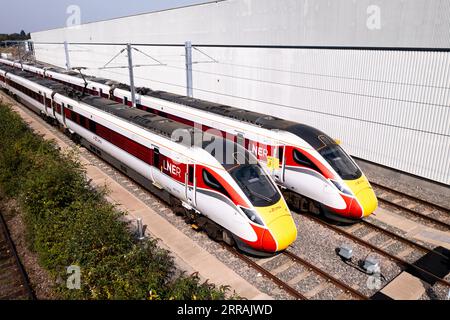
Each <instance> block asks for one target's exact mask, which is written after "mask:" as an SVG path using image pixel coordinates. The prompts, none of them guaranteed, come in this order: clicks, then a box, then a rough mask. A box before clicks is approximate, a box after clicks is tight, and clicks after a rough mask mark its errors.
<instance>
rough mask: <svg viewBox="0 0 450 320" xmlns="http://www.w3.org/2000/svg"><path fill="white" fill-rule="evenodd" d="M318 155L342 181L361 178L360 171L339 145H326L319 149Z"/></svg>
mask: <svg viewBox="0 0 450 320" xmlns="http://www.w3.org/2000/svg"><path fill="white" fill-rule="evenodd" d="M319 153H320V154H321V155H322V157H324V159H325V160H326V161H327V162H328V163H329V164H330V165H331V166H332V167H333V169H334V170H335V171H336V172H337V174H339V175H340V176H341V178H342V179H343V180H355V179H359V178H361V176H362V172H361V170H360V169H359V168H358V167H357V166H356V164H355V163H354V162H353V160H352V159H350V157H349V156H348V155H347V153H345V152H344V150H342V148H341V147H340V146H339V145H337V144H334V145H327V146H326V147H325V148H322V149H320V150H319Z"/></svg>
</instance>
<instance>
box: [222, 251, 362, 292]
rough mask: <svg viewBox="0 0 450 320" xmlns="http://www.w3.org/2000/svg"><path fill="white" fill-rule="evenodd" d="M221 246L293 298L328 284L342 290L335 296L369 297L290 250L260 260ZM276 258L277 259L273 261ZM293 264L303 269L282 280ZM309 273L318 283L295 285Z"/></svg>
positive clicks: (321, 289) (319, 289) (324, 287)
mask: <svg viewBox="0 0 450 320" xmlns="http://www.w3.org/2000/svg"><path fill="white" fill-rule="evenodd" d="M223 248H224V249H226V250H227V251H229V252H231V253H232V254H233V255H234V256H236V257H237V258H239V259H241V260H243V261H244V262H245V263H246V264H247V265H249V266H250V267H251V268H253V269H255V270H256V271H258V272H259V273H260V274H261V275H262V276H264V277H266V278H268V279H270V280H271V281H273V282H274V283H275V284H276V285H277V286H279V287H280V288H281V289H282V290H284V291H286V292H287V293H288V294H290V295H291V296H292V297H294V298H295V299H299V300H308V299H310V298H312V297H313V296H315V295H317V294H320V292H321V291H323V290H325V289H327V288H328V287H329V286H334V287H336V288H337V289H339V290H340V291H341V292H342V293H341V294H340V295H339V296H337V298H340V297H341V298H343V297H346V298H352V299H356V300H366V299H368V298H369V297H367V296H365V295H364V294H363V293H361V292H359V291H357V290H355V289H354V288H352V287H351V286H349V285H347V284H345V283H344V282H342V281H341V280H339V279H338V278H336V277H334V276H332V275H330V274H328V273H326V272H325V271H323V270H321V269H320V268H318V267H316V266H314V265H313V264H311V263H309V262H308V261H306V260H304V259H303V258H301V257H299V256H297V255H296V254H294V253H292V252H290V251H284V252H283V253H281V254H279V255H277V256H274V257H271V258H269V259H264V260H262V259H256V258H250V257H248V256H246V255H244V254H242V253H240V252H239V251H237V250H236V249H235V248H232V247H229V246H227V245H223ZM277 259H278V261H275V260H277ZM282 259H284V260H285V261H281V260H282ZM274 262H275V263H274ZM277 262H278V263H277ZM269 264H271V265H275V266H277V267H269V266H268V265H269ZM295 265H298V266H300V267H301V268H302V269H304V270H305V271H304V272H302V273H299V274H298V275H297V277H294V278H292V279H290V280H283V279H282V278H283V275H282V274H283V273H284V272H285V271H286V270H287V269H289V268H292V267H294V266H295ZM311 274H312V275H313V276H315V277H317V278H318V282H319V283H318V284H317V285H316V286H314V287H313V288H312V289H307V290H302V288H301V287H300V286H296V284H297V283H299V282H300V281H301V279H305V278H306V277H308V276H311ZM304 291H306V292H304Z"/></svg>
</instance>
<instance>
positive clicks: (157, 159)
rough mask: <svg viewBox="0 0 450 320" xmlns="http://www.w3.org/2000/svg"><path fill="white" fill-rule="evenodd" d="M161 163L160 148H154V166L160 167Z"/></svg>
mask: <svg viewBox="0 0 450 320" xmlns="http://www.w3.org/2000/svg"><path fill="white" fill-rule="evenodd" d="M159 164H160V153H159V149H158V148H155V149H153V166H154V167H156V168H159Z"/></svg>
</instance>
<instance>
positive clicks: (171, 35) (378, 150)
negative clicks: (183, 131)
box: [32, 0, 450, 184]
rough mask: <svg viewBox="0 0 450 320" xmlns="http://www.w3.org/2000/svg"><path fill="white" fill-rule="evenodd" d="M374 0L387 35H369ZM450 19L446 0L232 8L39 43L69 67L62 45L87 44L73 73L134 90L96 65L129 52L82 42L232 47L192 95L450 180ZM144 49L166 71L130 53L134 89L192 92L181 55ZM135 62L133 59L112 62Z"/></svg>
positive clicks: (205, 68)
mask: <svg viewBox="0 0 450 320" xmlns="http://www.w3.org/2000/svg"><path fill="white" fill-rule="evenodd" d="M373 2H376V4H375V5H376V6H377V8H378V9H379V12H380V15H379V16H378V17H379V18H380V20H379V21H380V23H381V24H380V28H381V29H374V30H371V29H369V28H368V27H367V23H368V20H370V19H371V18H373V5H374V4H373ZM368 12H369V13H368ZM448 17H450V2H449V1H445V0H442V1H438V0H435V1H432V2H431V1H428V0H408V1H400V0H397V1H394V0H383V1H380V0H378V1H366V0H358V1H351V0H334V1H331V0H330V1H325V0H316V1H307V0H229V1H223V2H218V3H215V2H214V3H212V4H207V5H201V6H192V7H188V8H183V9H177V10H168V11H163V12H157V13H150V14H145V15H138V16H133V17H127V18H122V19H116V20H110V21H103V22H98V23H92V24H86V25H82V26H80V27H79V28H78V29H77V28H75V29H74V28H72V29H56V30H50V31H45V32H39V33H35V34H33V35H32V38H33V40H34V41H35V51H36V57H37V59H38V60H41V61H44V62H47V63H51V64H55V65H58V66H64V65H65V54H64V46H63V45H62V44H60V43H62V42H63V41H69V42H71V43H79V44H71V45H70V46H69V47H70V60H71V65H72V67H74V66H83V67H87V68H88V69H87V70H86V73H88V74H92V75H97V76H101V77H105V78H112V79H115V80H119V81H122V82H126V83H128V70H127V69H126V68H117V69H105V70H101V69H99V68H100V67H102V66H104V65H105V64H106V63H107V62H108V61H109V60H110V59H111V58H112V57H113V56H114V55H116V54H117V53H118V52H119V51H120V50H122V49H123V45H117V46H111V45H103V46H98V45H95V46H94V45H85V44H81V43H89V42H101V43H128V42H130V43H141V44H143V43H145V44H176V45H180V44H183V43H184V42H185V41H187V40H190V41H192V42H193V44H194V45H228V46H227V47H211V46H198V47H197V48H198V49H199V50H201V52H200V51H195V50H194V61H195V62H201V63H195V64H194V66H193V68H194V74H193V75H194V95H195V97H197V98H202V99H206V100H210V101H214V102H219V103H223V104H229V105H233V106H237V107H241V108H244V109H249V110H255V111H259V112H263V113H267V114H271V115H275V116H280V117H283V118H286V119H291V120H295V121H298V122H302V123H306V124H309V125H313V126H315V127H318V128H319V129H321V130H323V131H325V132H327V133H328V134H330V135H332V136H333V137H336V138H339V139H341V140H342V141H343V145H344V147H345V148H346V149H347V150H348V151H349V152H350V153H351V154H352V155H354V156H356V157H360V158H363V159H367V160H369V161H373V162H376V163H380V164H383V165H386V166H389V167H393V168H396V169H399V170H402V171H405V172H409V173H412V174H416V175H419V176H422V177H425V178H428V179H432V180H435V181H438V182H441V183H444V184H450V99H449V98H450V95H449V93H450V83H449V79H450V77H449V76H450V50H446V49H445V48H450V19H448ZM370 21H372V22H373V20H370ZM44 43H45V44H44ZM49 43H59V44H49ZM246 45H259V46H260V47H254V48H248V47H242V46H246ZM268 46H298V47H296V48H276V47H270V48H268ZM305 46H314V47H321V46H327V47H329V46H346V47H347V48H345V49H342V48H309V47H305ZM367 46H369V47H372V48H370V49H367V50H362V49H361V48H348V47H367ZM381 47H397V48H398V50H384V49H381ZM402 47H408V48H416V49H417V50H415V49H408V50H406V49H401V48H402ZM135 48H137V49H139V50H141V51H142V52H143V53H145V54H147V55H150V56H151V57H153V58H155V59H157V60H159V61H161V62H162V63H163V64H164V65H160V66H149V65H152V64H155V61H153V60H151V59H150V58H149V57H148V56H146V55H144V54H143V53H140V52H137V51H135V52H133V58H134V63H135V64H136V65H143V66H142V67H138V68H136V69H135V76H136V80H135V82H136V85H137V86H148V87H151V88H153V89H160V90H166V91H171V92H176V93H181V94H185V92H186V88H185V86H186V80H185V79H186V76H185V60H184V47H182V46H138V45H136V46H135ZM376 48H380V49H376ZM425 48H427V49H429V50H424V49H425ZM436 48H444V49H442V50H435V49H436ZM419 49H420V50H419ZM203 53H204V54H203ZM205 54H207V55H208V56H210V57H212V58H213V59H215V60H216V62H212V61H211V59H210V58H209V57H208V56H207V55H205ZM126 65H127V59H126V56H125V53H124V54H122V55H121V56H119V57H118V58H117V59H115V60H114V61H113V62H112V63H111V64H110V65H108V66H109V67H111V66H116V67H122V66H126Z"/></svg>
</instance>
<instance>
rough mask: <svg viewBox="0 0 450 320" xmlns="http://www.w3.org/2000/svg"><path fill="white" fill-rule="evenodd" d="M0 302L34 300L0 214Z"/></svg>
mask: <svg viewBox="0 0 450 320" xmlns="http://www.w3.org/2000/svg"><path fill="white" fill-rule="evenodd" d="M0 300H34V294H33V290H32V289H31V287H30V285H29V282H28V277H27V274H26V272H25V270H24V268H23V266H22V263H21V262H20V259H19V256H18V254H17V251H16V248H15V246H14V243H13V241H12V239H11V236H10V234H9V230H8V227H7V225H6V221H5V219H4V218H3V215H2V214H1V212H0Z"/></svg>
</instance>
